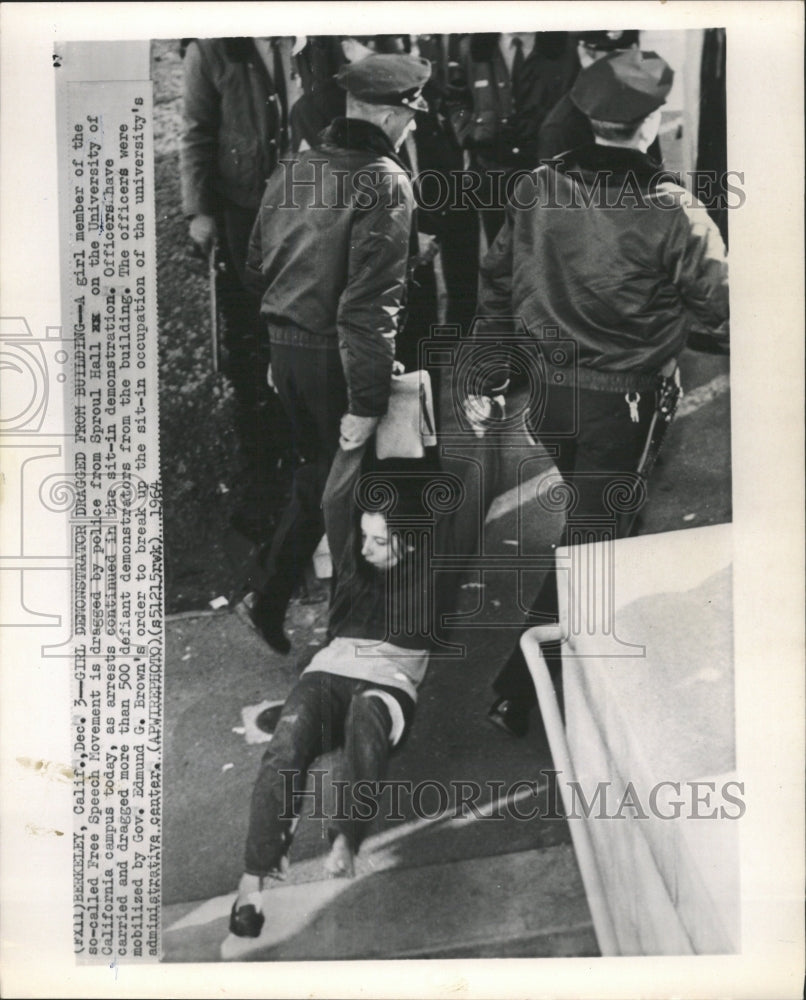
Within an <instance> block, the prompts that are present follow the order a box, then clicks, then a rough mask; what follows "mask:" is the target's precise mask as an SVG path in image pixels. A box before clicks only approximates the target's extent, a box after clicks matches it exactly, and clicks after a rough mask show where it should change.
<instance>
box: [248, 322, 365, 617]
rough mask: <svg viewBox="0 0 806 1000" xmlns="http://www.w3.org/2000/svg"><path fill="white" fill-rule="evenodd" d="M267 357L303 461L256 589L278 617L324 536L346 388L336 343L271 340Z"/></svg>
mask: <svg viewBox="0 0 806 1000" xmlns="http://www.w3.org/2000/svg"><path fill="white" fill-rule="evenodd" d="M270 332H271V331H270ZM286 339H291V340H293V337H291V338H289V337H288V336H287V337H286ZM301 339H302V340H303V341H305V340H306V338H304V337H302V338H301ZM271 352H272V377H273V380H274V384H275V386H276V388H277V392H278V393H279V396H280V399H281V401H282V404H283V409H284V410H285V412H286V415H287V417H288V420H289V423H290V425H291V436H292V442H293V445H294V447H295V448H296V450H297V451H298V452H299V454H300V455H301V456H302V457H303V458H304V462H303V463H301V464H300V465H299V466H298V467H297V469H296V470H295V473H294V482H293V485H292V490H291V500H290V502H289V504H288V507H286V509H285V511H284V512H283V514H282V517H281V518H280V522H279V524H278V525H277V529H276V531H275V533H274V537H273V539H272V543H271V548H270V549H269V553H268V556H267V558H266V560H265V564H264V569H265V581H264V582H263V583H262V584H261V586H260V588H259V589H260V590H261V592H263V593H265V595H266V596H267V598H269V601H270V602H271V604H272V605H273V606H274V607H275V608H276V609H277V610H278V612H282V611H284V610H285V607H286V605H287V604H288V600H289V598H290V597H291V593H292V591H293V590H294V587H295V586H296V584H297V583H298V582H299V581H300V580H302V578H303V574H304V571H305V567H306V565H307V564H308V562H309V561H310V560H311V557H312V556H313V553H314V550H315V549H316V546H317V544H318V543H319V540H320V539H321V537H322V535H323V534H324V521H323V517H322V510H321V506H322V494H323V492H324V489H325V483H326V482H327V477H328V473H329V471H330V466H331V464H332V462H333V456H334V455H335V454H336V450H337V449H338V446H339V424H340V421H341V417H342V416H343V414H345V413H346V412H347V385H346V382H345V380H344V371H343V369H342V365H341V358H340V357H339V351H338V347H337V346H336V344H335V341H334V343H333V344H332V346H331V345H328V346H324V341H323V342H322V346H316V347H312V346H304V344H300V343H298V342H296V343H294V342H291V343H278V342H277V341H276V340H275V339H274V337H273V338H272V348H271Z"/></svg>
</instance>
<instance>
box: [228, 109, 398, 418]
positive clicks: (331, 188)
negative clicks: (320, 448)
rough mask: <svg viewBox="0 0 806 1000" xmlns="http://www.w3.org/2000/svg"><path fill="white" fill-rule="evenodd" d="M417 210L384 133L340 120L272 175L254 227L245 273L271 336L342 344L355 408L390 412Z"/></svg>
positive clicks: (361, 413) (367, 125) (360, 413)
mask: <svg viewBox="0 0 806 1000" xmlns="http://www.w3.org/2000/svg"><path fill="white" fill-rule="evenodd" d="M413 212H414V196H413V194H412V188H411V181H410V180H409V177H408V174H407V173H406V170H405V168H404V166H403V164H402V163H401V161H400V160H399V159H398V158H397V156H396V155H395V152H394V149H393V147H392V144H391V143H390V142H389V139H388V138H387V136H386V135H385V133H384V132H383V131H382V130H381V129H380V128H378V127H377V126H375V125H373V124H371V123H370V122H365V121H360V120H357V119H352V118H339V119H336V121H334V122H333V124H332V125H331V126H330V127H329V128H328V129H327V130H326V131H325V132H324V133H323V135H322V142H321V144H320V145H319V146H318V147H317V148H315V149H312V150H306V151H305V152H304V153H301V154H299V156H298V157H297V158H296V159H295V160H289V161H285V162H283V163H281V165H280V168H279V169H278V170H276V171H275V173H274V174H272V176H271V177H270V179H269V182H268V184H267V185H266V191H265V193H264V195H263V201H262V203H261V206H260V211H259V213H258V217H257V220H256V222H255V228H254V230H253V232H252V238H251V241H250V247H249V254H248V257H247V277H249V278H250V279H251V280H250V283H251V284H252V285H253V287H254V288H255V289H256V290H259V291H260V292H261V293H262V296H263V299H262V303H261V313H262V315H263V316H264V317H265V319H266V320H267V323H268V325H269V331H270V335H271V336H272V337H273V338H275V339H282V333H281V331H282V329H283V328H284V327H288V328H293V329H295V330H298V331H299V330H301V331H303V333H304V334H306V335H307V342H308V343H309V344H310V345H311V346H315V345H316V344H319V345H321V346H326V345H327V344H330V345H332V346H334V347H335V346H336V345H338V348H339V351H340V353H341V359H342V364H343V367H344V374H345V378H346V381H347V393H348V400H349V407H350V413H353V414H355V415H356V416H363V417H371V416H381V415H382V414H383V413H385V412H386V406H387V401H388V398H389V388H390V378H391V371H392V362H393V360H394V354H395V336H396V334H397V332H398V329H399V324H400V320H401V316H402V311H403V303H404V296H405V289H406V279H407V265H408V259H409V253H410V240H411V237H412V228H413V227H412V220H413ZM295 342H299V340H297V341H295Z"/></svg>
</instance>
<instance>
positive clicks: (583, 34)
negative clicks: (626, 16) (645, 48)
mask: <svg viewBox="0 0 806 1000" xmlns="http://www.w3.org/2000/svg"><path fill="white" fill-rule="evenodd" d="M577 41H579V42H582V44H583V45H585V46H586V47H587V48H589V49H593V50H594V51H595V52H617V51H619V50H620V49H629V48H632V46H633V45H637V44H638V32H637V31H579V32H577Z"/></svg>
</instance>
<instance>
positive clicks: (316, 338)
mask: <svg viewBox="0 0 806 1000" xmlns="http://www.w3.org/2000/svg"><path fill="white" fill-rule="evenodd" d="M266 329H267V330H268V334H269V341H270V342H271V343H272V344H287V345H288V346H289V347H315V348H318V349H319V350H323V349H327V348H331V349H332V350H334V351H336V350H338V347H339V344H338V339H337V338H336V337H334V336H331V335H330V334H328V333H311V332H310V330H301V329H300V328H299V327H298V326H292V325H290V324H287V325H283V326H279V325H275V324H274V323H272V321H271V320H269V321H268V323H267V324H266Z"/></svg>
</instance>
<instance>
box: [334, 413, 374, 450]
mask: <svg viewBox="0 0 806 1000" xmlns="http://www.w3.org/2000/svg"><path fill="white" fill-rule="evenodd" d="M377 426H378V418H377V417H357V416H355V414H353V413H345V414H344V416H343V417H342V418H341V427H340V428H339V430H340V437H339V445H340V446H341V448H342V451H352V450H353V449H354V448H360V447H361V445H362V444H363V443H364V442H365V441H366V440H367V439H368V438H369V437H371V435H372V433H373V431H374V430H375V428H376V427H377Z"/></svg>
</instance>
